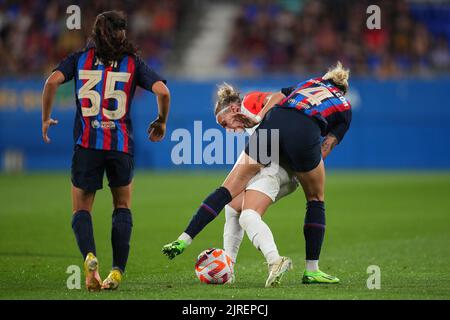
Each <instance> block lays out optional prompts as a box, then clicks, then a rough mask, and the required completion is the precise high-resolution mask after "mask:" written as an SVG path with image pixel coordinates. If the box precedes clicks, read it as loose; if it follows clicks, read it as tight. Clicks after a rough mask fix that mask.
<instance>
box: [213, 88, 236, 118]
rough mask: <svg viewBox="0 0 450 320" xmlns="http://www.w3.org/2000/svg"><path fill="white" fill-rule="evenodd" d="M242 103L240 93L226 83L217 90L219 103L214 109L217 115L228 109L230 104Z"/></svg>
mask: <svg viewBox="0 0 450 320" xmlns="http://www.w3.org/2000/svg"><path fill="white" fill-rule="evenodd" d="M240 101H241V97H240V96H239V91H237V90H236V89H235V88H233V87H232V86H231V85H229V84H228V83H226V82H224V83H223V84H221V85H220V86H219V88H218V89H217V101H216V106H215V108H214V114H215V115H217V114H218V113H219V112H221V111H222V110H224V109H225V108H226V107H228V105H229V104H230V103H233V102H238V103H240Z"/></svg>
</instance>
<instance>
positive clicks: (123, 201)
mask: <svg viewBox="0 0 450 320" xmlns="http://www.w3.org/2000/svg"><path fill="white" fill-rule="evenodd" d="M131 192H132V183H130V184H129V185H127V186H123V187H115V188H111V194H112V198H113V206H114V209H117V208H127V209H129V208H131Z"/></svg>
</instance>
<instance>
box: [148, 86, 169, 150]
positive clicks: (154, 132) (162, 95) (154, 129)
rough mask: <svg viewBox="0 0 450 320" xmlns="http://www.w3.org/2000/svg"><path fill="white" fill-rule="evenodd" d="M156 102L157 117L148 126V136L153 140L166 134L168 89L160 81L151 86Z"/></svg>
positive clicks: (159, 138) (159, 139)
mask: <svg viewBox="0 0 450 320" xmlns="http://www.w3.org/2000/svg"><path fill="white" fill-rule="evenodd" d="M152 91H153V93H154V94H155V95H156V100H157V103H158V118H156V120H155V121H153V122H152V123H151V124H150V126H149V128H148V134H149V136H148V138H149V139H150V140H151V141H153V142H156V141H161V140H162V139H163V138H164V135H165V134H166V123H167V117H168V116H169V109H170V91H169V88H167V86H166V85H165V84H164V82H162V81H157V82H155V83H154V84H153V86H152Z"/></svg>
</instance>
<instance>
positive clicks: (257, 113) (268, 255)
mask: <svg viewBox="0 0 450 320" xmlns="http://www.w3.org/2000/svg"><path fill="white" fill-rule="evenodd" d="M275 95H277V93H272V92H259V91H254V92H250V93H248V94H246V95H245V96H244V97H243V98H241V97H240V95H239V92H237V91H236V90H235V89H234V88H233V87H232V86H230V85H228V84H226V83H224V84H223V85H221V86H220V87H219V89H218V92H217V102H216V106H215V110H214V111H215V116H216V120H217V123H218V124H220V125H221V126H222V127H223V128H225V129H227V130H241V129H242V128H244V125H243V123H240V122H239V121H236V120H235V118H234V117H233V115H235V114H236V113H242V114H245V115H246V116H247V117H248V118H249V119H250V120H248V121H254V124H255V125H254V126H253V127H252V128H250V129H246V130H247V132H248V133H249V134H250V135H251V134H252V133H253V131H254V130H255V129H256V128H257V127H258V124H259V122H260V121H261V115H262V113H261V111H262V110H263V109H264V106H265V105H266V104H267V103H268V102H269V101H270V100H271V99H272V98H273V99H276V98H277V97H275ZM243 153H244V152H243ZM243 153H242V154H243ZM242 154H241V156H242ZM237 162H239V161H237ZM286 168H287V167H286V166H285V167H283V165H282V161H281V165H280V166H277V167H276V168H274V167H272V166H268V167H265V168H263V169H261V171H260V172H259V173H258V174H257V175H256V176H254V177H253V178H252V179H251V180H250V181H249V183H248V184H247V187H246V189H245V191H243V192H242V193H241V194H240V195H239V196H237V197H236V198H234V199H233V201H232V202H230V203H229V204H228V205H227V206H225V219H226V220H225V226H224V234H223V242H224V249H225V252H227V254H228V255H229V256H230V257H231V258H232V259H233V262H234V263H235V262H236V258H237V254H238V251H239V247H240V244H241V242H242V239H243V237H244V232H246V233H247V235H248V237H249V239H250V241H251V242H252V243H253V245H254V246H255V247H256V248H257V249H259V250H260V251H261V252H262V253H263V254H264V257H265V259H266V261H267V263H268V265H269V277H268V279H267V281H266V287H269V286H275V285H278V284H279V282H280V280H281V277H282V276H283V274H284V273H285V272H286V271H288V270H290V269H291V268H292V261H291V259H290V258H288V257H283V256H280V254H279V253H278V249H277V246H276V244H275V240H274V237H273V235H272V232H271V230H270V228H269V227H268V225H267V224H266V223H265V222H264V221H263V220H262V216H263V215H264V213H265V212H266V210H267V209H268V207H269V206H270V205H271V204H272V203H274V202H276V201H278V200H279V199H281V198H282V197H284V196H286V195H288V194H290V193H292V192H293V191H295V189H296V188H297V186H298V181H297V179H296V178H295V176H294V175H293V174H292V172H290V170H287V169H286Z"/></svg>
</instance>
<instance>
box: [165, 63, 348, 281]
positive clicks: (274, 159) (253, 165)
mask: <svg viewBox="0 0 450 320" xmlns="http://www.w3.org/2000/svg"><path fill="white" fill-rule="evenodd" d="M348 78H349V71H348V70H346V69H344V68H343V67H342V65H341V63H338V64H337V65H336V66H335V67H333V68H331V69H330V70H329V71H328V72H327V73H326V74H325V75H324V76H323V77H319V78H315V79H310V80H307V81H304V82H301V83H299V84H297V85H295V86H293V87H289V88H283V89H282V90H281V91H280V92H277V93H272V98H271V99H269V101H268V102H267V103H266V104H265V105H264V107H263V108H262V109H261V110H260V111H259V113H258V114H257V117H249V115H248V114H246V113H244V112H242V111H241V112H236V111H235V109H236V107H235V106H234V107H233V106H232V103H233V102H234V100H232V99H229V100H227V101H225V102H226V104H228V105H229V106H228V107H227V108H225V109H223V110H222V111H221V112H220V113H221V114H220V117H221V119H219V120H218V122H219V123H220V124H221V125H222V126H224V127H230V125H231V127H232V129H242V128H251V127H254V126H256V125H258V124H259V126H258V127H257V129H256V130H255V131H254V132H253V134H252V135H251V136H250V141H249V143H248V144H247V146H246V148H245V153H244V155H243V156H241V157H240V158H239V160H238V162H237V163H236V165H235V166H234V167H233V169H232V171H231V172H230V173H229V175H228V176H227V178H226V179H225V181H224V182H223V184H222V186H220V187H219V188H218V189H216V190H215V191H214V192H212V193H211V194H210V195H209V196H208V197H207V198H206V199H205V200H204V201H203V202H202V203H201V205H200V207H199V208H198V210H197V212H196V214H195V215H194V216H193V217H192V220H191V221H190V223H189V225H188V226H187V228H186V229H185V231H184V232H183V233H182V234H181V235H180V236H179V237H178V239H177V240H175V241H173V242H171V243H169V244H167V245H165V246H164V247H163V250H162V251H163V253H164V254H165V255H167V256H168V257H169V258H170V259H173V258H174V257H175V256H177V255H179V254H181V253H182V252H183V251H184V250H185V248H186V247H187V246H188V245H189V244H190V243H191V242H192V240H193V238H194V237H195V236H196V235H197V234H198V233H199V232H200V231H201V230H202V229H203V228H204V227H205V226H206V225H207V224H208V223H209V222H211V221H212V220H214V218H215V217H216V216H217V215H218V214H219V213H220V212H221V211H222V209H223V208H224V207H225V205H227V204H229V203H230V202H231V201H232V200H233V199H234V198H236V197H237V196H238V195H239V194H241V193H242V192H243V191H244V189H245V188H246V186H247V185H248V183H249V181H251V179H252V178H253V177H254V176H255V175H257V174H258V173H259V172H261V169H262V168H270V167H274V168H276V167H279V163H280V161H281V162H282V163H283V165H285V166H286V167H287V168H289V169H290V170H292V171H293V172H294V174H295V176H296V177H297V179H298V180H299V182H300V184H301V186H302V188H303V192H304V194H305V198H306V201H307V205H306V215H305V220H304V225H303V233H304V237H305V246H306V271H305V272H304V273H303V277H302V282H303V283H306V284H310V283H338V282H339V279H338V278H336V277H334V276H331V275H328V274H326V273H324V272H322V271H320V270H319V267H318V260H319V255H320V251H321V247H322V243H323V239H324V235H325V203H324V200H325V166H324V162H323V158H325V157H326V156H327V155H328V154H329V153H330V152H331V150H332V149H333V148H334V147H335V146H336V145H337V144H338V143H340V142H341V141H342V139H343V138H344V135H345V134H346V132H347V130H348V129H349V127H350V123H351V119H352V109H351V105H350V103H349V102H348V100H347V99H346V98H345V94H346V93H347V91H348ZM230 105H231V106H232V107H230ZM225 119H227V120H225ZM261 119H262V120H261ZM272 136H275V137H277V138H278V139H272V138H271V137H272ZM321 137H324V139H323V141H321ZM258 149H261V150H258ZM265 151H267V152H265ZM267 155H270V157H268V156H267ZM274 164H275V166H273V165H274ZM275 170H276V169H275ZM278 172H279V171H278ZM274 173H277V171H275V172H274ZM260 221H261V219H260V218H259V217H258V215H257V214H254V215H253V220H252V222H248V221H247V222H245V223H246V224H256V223H259V224H261V223H260ZM241 226H242V227H243V228H244V227H245V226H243V225H242V224H241ZM244 229H245V228H244ZM266 229H267V228H266ZM261 230H262V229H261ZM258 233H259V231H257V230H256V231H255V232H253V233H252V234H253V235H252V241H253V239H255V238H256V237H257V236H258ZM269 238H271V237H266V240H264V241H266V242H267V239H269ZM269 240H271V241H272V242H273V239H269ZM258 241H259V242H261V243H262V242H263V239H259V240H258ZM260 247H261V246H260ZM279 261H280V262H279V263H278V262H277V263H274V265H273V266H270V268H271V275H273V277H274V278H279V277H281V276H282V274H283V273H284V272H286V270H287V265H288V264H287V263H286V264H283V263H282V262H283V260H282V259H279ZM283 266H284V267H283ZM269 277H270V276H269Z"/></svg>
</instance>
